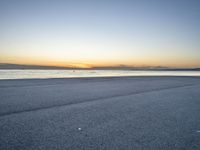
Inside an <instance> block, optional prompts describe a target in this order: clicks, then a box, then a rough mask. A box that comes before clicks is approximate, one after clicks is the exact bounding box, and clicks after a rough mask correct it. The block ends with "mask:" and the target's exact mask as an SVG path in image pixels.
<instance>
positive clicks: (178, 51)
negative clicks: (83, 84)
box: [0, 0, 200, 68]
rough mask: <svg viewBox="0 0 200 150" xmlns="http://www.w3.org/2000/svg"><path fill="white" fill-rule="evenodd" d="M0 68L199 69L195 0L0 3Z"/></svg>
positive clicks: (199, 8)
mask: <svg viewBox="0 0 200 150" xmlns="http://www.w3.org/2000/svg"><path fill="white" fill-rule="evenodd" d="M0 22H1V23H0V63H14V64H31V65H53V66H66V67H67V66H75V67H83V68H90V67H94V66H135V67H140V66H165V67H180V68H192V67H200V44H199V43H200V1H199V0H17V1H16V0H0Z"/></svg>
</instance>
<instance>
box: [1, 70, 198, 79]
mask: <svg viewBox="0 0 200 150" xmlns="http://www.w3.org/2000/svg"><path fill="white" fill-rule="evenodd" d="M105 76H200V71H129V70H0V79H30V78H72V77H105Z"/></svg>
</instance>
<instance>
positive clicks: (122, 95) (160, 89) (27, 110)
mask: <svg viewBox="0 0 200 150" xmlns="http://www.w3.org/2000/svg"><path fill="white" fill-rule="evenodd" d="M195 85H200V84H187V85H179V86H173V87H165V88H159V89H152V90H146V91H139V92H131V93H126V94H118V95H114V96H107V97H100V98H96V99H88V100H85V101H79V102H76V103H73V102H71V103H67V104H58V105H51V106H46V107H45V106H44V107H37V108H32V109H24V110H18V111H12V112H8V113H1V114H0V117H5V116H10V115H15V114H22V113H28V112H34V111H42V110H46V109H52V108H58V107H65V106H71V105H77V104H83V103H89V102H94V101H99V100H102V99H105V100H106V99H110V98H117V97H124V96H130V95H138V94H143V93H151V92H155V91H163V90H170V89H175V88H182V87H188V86H195Z"/></svg>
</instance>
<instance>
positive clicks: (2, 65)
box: [0, 63, 200, 71]
mask: <svg viewBox="0 0 200 150" xmlns="http://www.w3.org/2000/svg"><path fill="white" fill-rule="evenodd" d="M0 70H124V71H200V68H169V67H160V66H158V67H127V66H108V67H92V68H78V67H76V68H75V67H57V66H39V65H19V64H6V63H0Z"/></svg>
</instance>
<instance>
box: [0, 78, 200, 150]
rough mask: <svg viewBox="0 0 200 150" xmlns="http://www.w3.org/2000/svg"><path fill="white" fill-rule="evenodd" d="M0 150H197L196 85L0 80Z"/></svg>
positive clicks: (199, 85) (199, 92)
mask: <svg viewBox="0 0 200 150" xmlns="http://www.w3.org/2000/svg"><path fill="white" fill-rule="evenodd" d="M0 150H200V77H97V78H74V79H73V78H72V79H24V80H0Z"/></svg>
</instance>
